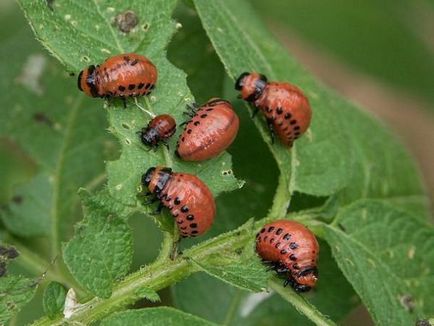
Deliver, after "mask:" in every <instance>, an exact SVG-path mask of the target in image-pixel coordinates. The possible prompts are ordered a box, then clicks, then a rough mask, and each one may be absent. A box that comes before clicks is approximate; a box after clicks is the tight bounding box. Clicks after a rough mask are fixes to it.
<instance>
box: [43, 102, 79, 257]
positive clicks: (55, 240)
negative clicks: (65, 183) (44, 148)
mask: <svg viewBox="0 0 434 326" xmlns="http://www.w3.org/2000/svg"><path fill="white" fill-rule="evenodd" d="M83 100H84V95H81V94H80V95H79V96H78V97H77V99H76V101H75V103H74V104H73V106H72V108H71V110H70V112H69V115H68V118H67V120H66V125H65V126H66V127H65V133H64V137H63V142H62V146H61V148H60V150H59V156H58V159H57V164H56V167H55V170H54V174H53V197H52V205H51V258H52V259H55V258H56V257H57V255H61V248H60V239H59V219H60V214H59V210H60V204H61V203H60V187H61V184H60V177H61V175H62V173H63V170H64V167H65V157H66V153H67V151H68V146H69V143H70V141H71V139H72V136H73V131H74V126H75V123H76V121H77V116H78V112H79V111H80V107H81V105H82V103H83Z"/></svg>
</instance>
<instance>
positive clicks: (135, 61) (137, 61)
mask: <svg viewBox="0 0 434 326" xmlns="http://www.w3.org/2000/svg"><path fill="white" fill-rule="evenodd" d="M138 63H139V60H137V59H134V60H133V61H131V62H130V65H132V66H135V65H136V64H138Z"/></svg>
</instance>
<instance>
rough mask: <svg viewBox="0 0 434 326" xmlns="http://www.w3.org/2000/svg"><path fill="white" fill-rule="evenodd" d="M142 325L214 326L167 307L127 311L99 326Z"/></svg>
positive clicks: (116, 314) (103, 321)
mask: <svg viewBox="0 0 434 326" xmlns="http://www.w3.org/2000/svg"><path fill="white" fill-rule="evenodd" d="M116 325H119V326H122V325H144V326H159V325H167V326H182V325H186V326H187V325H188V326H204V325H209V326H211V325H215V324H213V323H211V322H208V321H206V320H204V319H201V318H198V317H196V316H193V315H190V314H186V313H185V312H182V311H179V310H176V309H174V308H169V307H158V308H147V309H137V310H127V311H124V312H119V313H115V314H113V315H111V316H110V317H108V318H105V319H103V320H102V322H101V326H116Z"/></svg>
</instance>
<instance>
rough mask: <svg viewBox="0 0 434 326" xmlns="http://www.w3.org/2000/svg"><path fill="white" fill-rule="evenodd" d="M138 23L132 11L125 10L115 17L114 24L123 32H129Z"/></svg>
mask: <svg viewBox="0 0 434 326" xmlns="http://www.w3.org/2000/svg"><path fill="white" fill-rule="evenodd" d="M138 23H139V19H138V18H137V15H136V14H135V13H134V11H131V10H127V11H125V12H123V13H120V14H119V15H117V16H116V17H115V20H114V25H115V26H116V27H117V28H118V29H119V30H120V31H121V32H124V33H129V32H130V31H131V30H132V29H133V28H134V27H136V26H137V24H138Z"/></svg>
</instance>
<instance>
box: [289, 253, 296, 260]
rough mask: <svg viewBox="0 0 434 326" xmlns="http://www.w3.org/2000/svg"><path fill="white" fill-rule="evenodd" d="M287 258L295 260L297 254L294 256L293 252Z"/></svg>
mask: <svg viewBox="0 0 434 326" xmlns="http://www.w3.org/2000/svg"><path fill="white" fill-rule="evenodd" d="M289 259H291V260H292V261H296V260H297V256H295V255H294V254H292V255H289Z"/></svg>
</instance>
